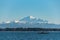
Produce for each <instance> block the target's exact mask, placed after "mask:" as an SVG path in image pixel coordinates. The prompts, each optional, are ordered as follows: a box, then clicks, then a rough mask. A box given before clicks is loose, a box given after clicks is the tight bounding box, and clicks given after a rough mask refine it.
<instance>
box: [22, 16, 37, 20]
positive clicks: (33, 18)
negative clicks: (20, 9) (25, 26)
mask: <svg viewBox="0 0 60 40" xmlns="http://www.w3.org/2000/svg"><path fill="white" fill-rule="evenodd" d="M32 20H36V18H35V17H33V16H27V17H24V18H23V19H21V21H32Z"/></svg>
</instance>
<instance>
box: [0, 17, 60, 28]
mask: <svg viewBox="0 0 60 40" xmlns="http://www.w3.org/2000/svg"><path fill="white" fill-rule="evenodd" d="M0 28H60V25H56V24H49V23H48V21H47V20H43V19H40V18H36V17H34V16H27V17H24V18H22V19H20V20H15V21H6V22H5V23H2V24H0Z"/></svg>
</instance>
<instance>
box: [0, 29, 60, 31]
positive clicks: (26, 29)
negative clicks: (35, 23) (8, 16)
mask: <svg viewBox="0 0 60 40" xmlns="http://www.w3.org/2000/svg"><path fill="white" fill-rule="evenodd" d="M0 31H60V29H58V28H0Z"/></svg>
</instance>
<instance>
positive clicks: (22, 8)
mask: <svg viewBox="0 0 60 40" xmlns="http://www.w3.org/2000/svg"><path fill="white" fill-rule="evenodd" d="M30 15H31V16H35V17H37V18H41V19H46V20H48V21H49V22H52V23H56V24H60V0H0V22H2V21H7V20H19V19H20V18H21V17H25V16H30Z"/></svg>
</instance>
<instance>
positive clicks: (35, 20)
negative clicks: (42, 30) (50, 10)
mask: <svg viewBox="0 0 60 40" xmlns="http://www.w3.org/2000/svg"><path fill="white" fill-rule="evenodd" d="M20 21H24V22H26V23H48V21H46V20H45V21H44V20H42V19H38V18H36V17H34V16H27V17H24V18H23V19H21V20H20Z"/></svg>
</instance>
